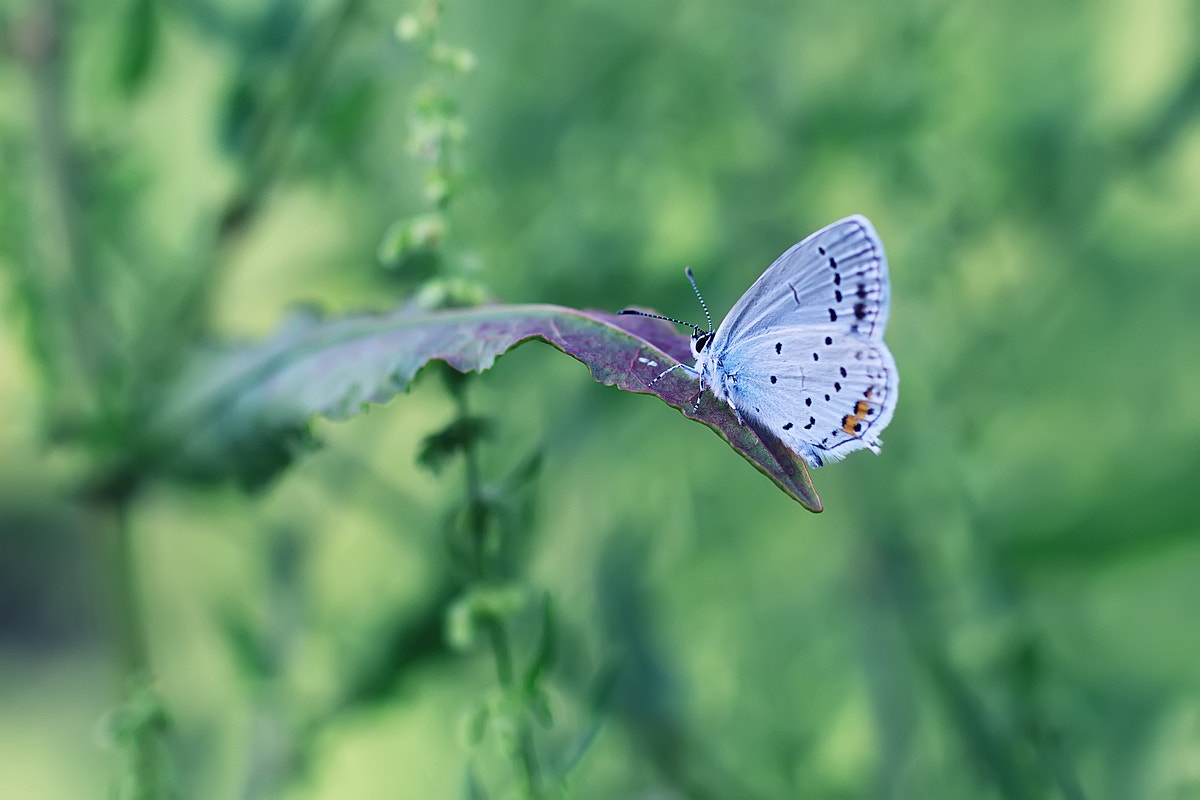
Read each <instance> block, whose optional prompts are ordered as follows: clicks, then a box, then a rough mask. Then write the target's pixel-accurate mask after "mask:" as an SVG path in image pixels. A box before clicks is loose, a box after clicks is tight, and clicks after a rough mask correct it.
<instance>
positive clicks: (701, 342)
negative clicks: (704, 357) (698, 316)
mask: <svg viewBox="0 0 1200 800" xmlns="http://www.w3.org/2000/svg"><path fill="white" fill-rule="evenodd" d="M712 337H713V334H712V331H702V330H700V329H699V328H694V329H693V331H692V355H694V356H695V357H696V358H699V357H700V354H701V353H703V352H704V351H705V350H707V349H708V346H709V345H710V344H712Z"/></svg>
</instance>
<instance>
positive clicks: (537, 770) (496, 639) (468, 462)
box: [448, 375, 543, 800]
mask: <svg viewBox="0 0 1200 800" xmlns="http://www.w3.org/2000/svg"><path fill="white" fill-rule="evenodd" d="M469 382H470V381H469V379H468V378H467V377H466V376H459V375H455V376H452V377H451V378H450V379H449V381H448V384H449V386H450V392H451V394H452V395H453V396H454V400H455V403H456V404H457V406H458V415H459V419H460V420H461V421H464V422H465V421H467V420H470V419H471V410H470V406H469V404H468V402H467V386H468V384H469ZM463 462H464V465H465V466H464V473H465V483H466V493H467V496H466V504H467V526H468V528H467V530H468V534H469V535H470V537H471V555H472V560H473V562H474V563H473V573H474V574H473V575H472V576H471V577H472V580H473V581H474V582H476V583H478V584H481V585H485V584H487V583H488V582H489V581H490V580H491V579H492V577H493V573H494V569H493V564H492V563H491V559H490V558H489V549H490V547H489V542H488V539H489V534H490V532H491V528H492V510H491V507H490V505H489V504H488V502H487V500H486V498H485V496H484V485H483V478H482V472H481V470H480V467H479V448H478V444H477V440H476V439H474V438H472V439H470V440H468V441H467V442H466V443H465V444H464V446H463ZM480 625H481V627H482V628H483V630H484V632H485V633H486V635H487V639H488V644H489V645H490V647H491V650H492V660H493V661H494V662H495V665H496V680H497V681H498V682H499V684H500V687H501V688H502V689H503V690H504V692H505V694H508V695H510V696H511V695H512V694H514V693H515V692H518V691H520V687H518V686H517V682H516V668H515V666H514V662H513V655H512V643H511V642H510V641H509V636H508V629H507V628H506V627H505V625H504V621H503V620H502V619H499V618H497V617H495V616H490V615H489V616H487V617H486V618H484V619H482V620H480ZM515 722H516V725H517V735H516V752H515V753H514V756H515V759H516V762H517V764H516V767H517V775H518V778H519V779H520V781H521V785H522V789H523V790H524V794H525V797H527V798H529V799H530V800H538V799H539V798H541V797H542V796H543V792H542V778H541V766H540V764H539V762H538V757H537V750H536V748H535V746H534V741H533V731H532V729H531V727H530V722H529V715H528V713H526V709H525V708H524V707H522V708H521V711H520V713H518V715H517V717H516V720H515Z"/></svg>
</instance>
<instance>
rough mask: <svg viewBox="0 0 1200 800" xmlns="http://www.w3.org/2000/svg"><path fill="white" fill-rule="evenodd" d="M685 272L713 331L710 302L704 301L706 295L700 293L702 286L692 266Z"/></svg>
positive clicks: (709, 329) (709, 330) (709, 328)
mask: <svg viewBox="0 0 1200 800" xmlns="http://www.w3.org/2000/svg"><path fill="white" fill-rule="evenodd" d="M685 272H687V278H688V281H690V282H691V284H692V291H694V292H695V293H696V299H697V300H699V301H700V307H701V308H703V309H704V317H705V319H707V320H708V332H709V333H712V332H713V327H712V314H710V313H708V303H706V302H704V296H703V295H702V294H700V287H699V286H697V285H696V276H695V275H693V274H692V268H691V267H688V268H687V269H686V270H685Z"/></svg>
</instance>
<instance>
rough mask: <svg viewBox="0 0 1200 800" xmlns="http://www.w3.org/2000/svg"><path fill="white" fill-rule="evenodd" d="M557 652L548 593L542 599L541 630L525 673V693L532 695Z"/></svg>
mask: <svg viewBox="0 0 1200 800" xmlns="http://www.w3.org/2000/svg"><path fill="white" fill-rule="evenodd" d="M557 650H558V632H557V630H556V628H555V625H554V606H553V605H552V604H551V602H550V593H549V592H547V593H546V594H545V595H544V596H543V597H542V629H541V635H540V636H539V638H538V646H537V652H536V653H534V656H533V661H532V662H530V664H529V669H527V670H526V671H525V691H526V692H528V693H529V694H531V695H532V694H534V693H535V692H536V691H537V689H538V684H539V683H541V680H542V674H543V673H544V672H545V671H546V669H547V668H549V667H550V666H551V665H552V664H553V663H554V658H555V656H556V655H557Z"/></svg>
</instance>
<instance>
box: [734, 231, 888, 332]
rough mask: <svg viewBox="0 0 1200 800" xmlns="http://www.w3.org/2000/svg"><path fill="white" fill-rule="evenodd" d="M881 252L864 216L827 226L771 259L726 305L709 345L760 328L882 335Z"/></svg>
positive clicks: (884, 287)
mask: <svg viewBox="0 0 1200 800" xmlns="http://www.w3.org/2000/svg"><path fill="white" fill-rule="evenodd" d="M889 294H890V290H889V284H888V272H887V257H886V256H885V255H884V252H883V243H882V242H880V241H879V235H878V234H877V233H876V232H875V228H874V226H872V225H871V223H870V222H869V221H868V220H867V219H866V217H862V216H858V215H854V216H850V217H846V218H845V219H842V220H838V221H837V222H835V223H833V224H832V225H827V226H826V227H824V228H822V229H821V230H819V231H817V232H816V233H814V234H812V235H810V236H808V237H806V238H805V239H804V240H802V241H800V242H798V243H797V244H794V245H792V247H791V248H789V249H788V251H787V252H785V253H784V254H783V255H781V256H780V257H779V258H777V259H775V263H773V264H772V265H771V266H770V267H768V268H767V270H766V272H764V273H763V274H762V275H761V276H760V277H759V279H758V280H757V281H755V282H754V285H753V286H751V287H750V288H749V289H748V290H746V293H745V294H744V295H742V297H741V299H740V300H738V301H737V303H736V304H735V305H734V306H733V308H732V309H731V310H730V312H729V315H728V316H726V317H725V320H724V321H723V322H722V323H721V326H720V327H719V328H718V329H717V333H716V335H715V336H714V338H713V342H712V344H713V347H714V349H716V350H721V349H722V345H725V344H727V343H728V342H730V341H731V340H734V339H736V338H737V337H738V335H739V334H740V335H745V334H746V333H748V332H754V331H761V330H763V329H765V328H780V327H788V328H790V327H796V326H807V325H811V326H822V325H832V326H838V327H839V328H840V329H842V330H844V331H847V332H851V333H856V334H859V335H861V336H863V337H864V338H867V339H872V340H875V341H882V340H883V330H884V328H885V327H886V326H887V317H888V308H889V302H890V297H889Z"/></svg>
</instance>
